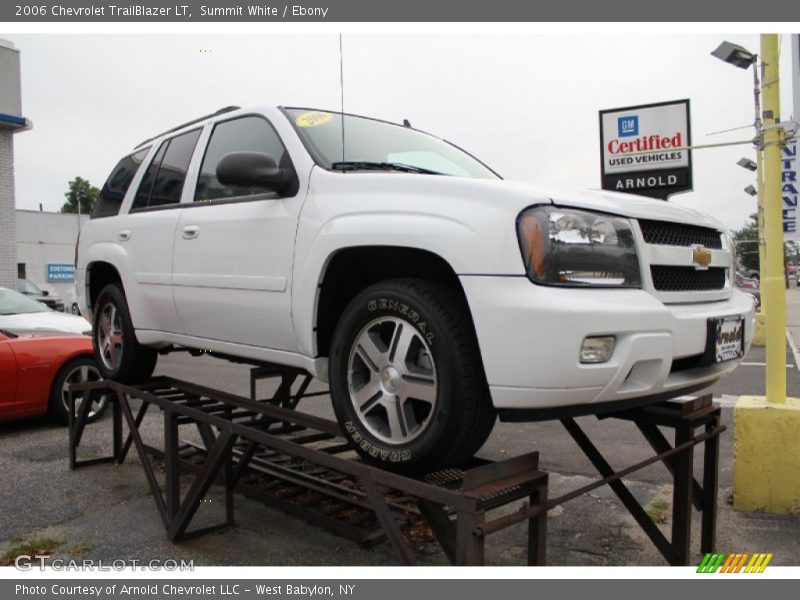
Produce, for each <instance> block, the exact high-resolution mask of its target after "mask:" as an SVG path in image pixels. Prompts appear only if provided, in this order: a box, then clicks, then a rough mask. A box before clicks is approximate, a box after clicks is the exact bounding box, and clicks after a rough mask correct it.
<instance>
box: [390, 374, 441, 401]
mask: <svg viewBox="0 0 800 600" xmlns="http://www.w3.org/2000/svg"><path fill="white" fill-rule="evenodd" d="M398 393H399V394H400V396H401V397H402V398H403V399H406V398H414V399H415V400H422V401H423V402H427V403H428V404H433V403H434V402H436V380H435V379H434V378H433V377H418V376H413V377H412V376H410V375H406V376H405V377H403V383H402V385H401V386H400V389H399V390H398Z"/></svg>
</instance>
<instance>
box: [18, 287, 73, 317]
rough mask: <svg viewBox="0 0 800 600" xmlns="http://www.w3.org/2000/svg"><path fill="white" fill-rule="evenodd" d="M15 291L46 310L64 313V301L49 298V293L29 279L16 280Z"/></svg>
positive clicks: (55, 297) (53, 297)
mask: <svg viewBox="0 0 800 600" xmlns="http://www.w3.org/2000/svg"><path fill="white" fill-rule="evenodd" d="M17 291H18V292H19V293H20V294H25V295H26V296H28V298H31V299H33V300H36V301H37V302H41V303H42V304H44V305H45V306H47V307H48V308H52V309H53V310H57V311H59V312H63V311H64V301H63V300H61V298H59V297H57V296H51V295H50V292H48V291H46V290H43V289H42V288H40V287H39V286H38V285H36V284H35V283H34V282H32V281H31V280H30V279H17Z"/></svg>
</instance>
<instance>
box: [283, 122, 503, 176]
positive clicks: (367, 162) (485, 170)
mask: <svg viewBox="0 0 800 600" xmlns="http://www.w3.org/2000/svg"><path fill="white" fill-rule="evenodd" d="M286 112H287V113H288V115H289V118H290V119H291V121H292V123H293V125H294V126H295V129H296V130H297V132H298V133H299V134H300V137H301V138H302V139H303V142H304V143H305V144H306V147H307V148H308V149H309V152H311V154H312V155H314V158H315V159H316V160H317V162H319V163H321V164H322V166H323V167H325V168H326V169H334V170H348V171H352V170H368V169H369V170H374V169H381V170H401V171H404V172H408V173H417V174H428V175H429V174H438V175H452V176H455V177H473V178H479V179H498V175H497V174H496V173H494V172H493V171H492V170H491V169H489V167H487V166H486V165H484V164H483V163H482V162H480V161H479V160H478V159H476V158H474V157H472V156H470V155H469V154H467V153H466V152H464V151H463V150H459V149H458V148H457V147H455V146H453V145H452V144H450V143H448V142H445V141H444V140H440V139H439V138H436V137H434V136H432V135H429V134H427V133H423V132H421V131H416V130H414V129H411V128H410V127H403V126H401V125H394V124H392V123H386V122H385V121H377V120H375V119H368V118H366V117H357V116H354V115H344V152H342V115H341V114H340V113H331V112H323V111H318V110H309V109H305V108H289V109H286ZM398 167H399V168H398ZM408 167H411V168H408Z"/></svg>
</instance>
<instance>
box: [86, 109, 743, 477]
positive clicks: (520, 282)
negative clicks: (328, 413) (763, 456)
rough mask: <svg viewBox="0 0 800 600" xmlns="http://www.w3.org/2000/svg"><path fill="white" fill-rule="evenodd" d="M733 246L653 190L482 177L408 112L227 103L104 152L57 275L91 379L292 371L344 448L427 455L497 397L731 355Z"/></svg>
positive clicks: (646, 388) (512, 414)
mask: <svg viewBox="0 0 800 600" xmlns="http://www.w3.org/2000/svg"><path fill="white" fill-rule="evenodd" d="M342 130H344V132H343V131H342ZM343 140H344V141H343ZM732 243H733V242H732V239H731V238H730V237H729V235H727V234H726V233H725V232H724V228H723V226H722V225H721V224H720V223H719V222H718V221H716V220H714V219H712V218H711V217H708V216H706V215H703V214H701V213H698V212H696V211H693V210H690V209H687V208H683V207H680V206H676V205H673V204H669V203H666V202H658V201H654V200H652V199H646V198H639V197H635V196H632V195H628V194H620V193H611V192H588V191H565V190H558V189H549V188H544V187H540V186H535V185H529V184H522V183H512V182H508V181H504V180H502V178H501V177H500V176H499V175H497V173H495V172H494V171H493V170H492V169H491V168H489V167H488V166H486V165H485V164H484V163H482V162H481V161H479V160H478V159H476V158H475V157H473V156H472V155H470V154H468V153H466V152H465V151H463V150H461V149H459V148H458V147H456V146H454V145H452V144H450V143H448V142H446V141H444V140H441V139H439V138H437V137H434V136H432V135H430V134H427V133H424V132H422V131H418V130H415V129H413V128H411V127H409V126H401V125H395V124H392V123H388V122H385V121H380V120H376V119H371V118H366V117H360V116H355V115H344V116H343V115H342V114H339V113H333V112H325V111H319V110H311V109H305V108H282V107H278V108H275V107H263V108H254V109H248V110H242V109H238V108H235V107H234V108H229V109H223V110H221V111H219V112H217V113H215V114H213V115H211V116H208V117H204V118H201V119H198V120H194V121H191V122H189V123H186V124H184V125H181V126H178V127H175V128H174V129H171V130H170V131H168V132H166V133H163V134H160V135H158V136H156V137H154V138H150V139H148V140H146V141H144V142H142V143H141V144H139V145H138V146H136V147H135V148H134V150H133V151H132V152H131V153H130V154H129V155H128V156H126V157H124V158H123V159H122V160H121V161H120V162H119V164H117V166H116V167H114V169H113V170H112V172H111V175H110V177H109V178H108V180H107V181H106V183H105V185H104V186H103V189H102V192H101V195H100V198H99V200H98V202H97V204H96V207H95V210H94V213H93V214H92V218H91V219H90V220H89V221H88V222H87V224H86V225H85V226H84V228H83V230H82V232H81V236H80V242H79V244H78V256H77V273H76V288H77V290H78V294H79V296H80V303H81V308H82V310H83V311H84V314H86V315H93V319H94V321H93V324H94V337H95V351H96V357H97V361H98V366H99V367H100V371H101V372H102V373H103V375H104V376H105V377H108V378H111V379H115V380H118V381H122V382H127V383H138V382H142V381H145V380H147V378H148V377H149V376H150V375H151V373H152V372H153V369H154V367H155V364H156V359H157V356H158V354H157V352H158V350H159V349H160V350H162V351H165V352H166V351H169V350H170V349H171V348H177V347H185V348H189V349H195V350H199V349H202V350H204V351H206V352H209V353H211V354H213V355H216V356H222V357H228V358H233V359H235V360H238V361H245V362H252V363H257V364H258V363H273V364H275V363H277V364H281V365H289V366H291V367H300V368H302V369H305V370H307V371H308V372H309V373H311V374H312V375H314V376H316V377H317V378H319V379H321V380H323V381H329V382H330V388H331V398H332V402H333V407H334V409H335V412H336V416H337V418H338V420H339V422H340V424H341V426H342V429H343V431H344V432H345V434H346V435H347V436H348V437H349V439H350V440H351V441H352V443H353V444H354V445H355V447H356V448H357V449H358V451H359V452H360V453H361V454H362V456H363V457H364V458H365V460H367V461H370V462H373V463H378V464H381V465H386V466H390V467H394V468H398V469H406V470H408V469H415V470H426V469H435V468H438V467H443V466H446V465H454V464H458V463H460V462H462V461H464V460H466V459H467V458H468V457H470V456H471V455H472V454H473V453H474V452H476V451H477V450H478V449H479V448H480V446H481V445H482V444H483V443H484V441H485V440H486V438H487V437H488V435H489V433H490V432H491V430H492V427H493V425H494V422H495V419H496V415H497V414H498V413H499V416H500V418H501V419H504V420H509V421H520V420H536V419H545V418H553V417H563V416H566V415H576V414H592V413H600V412H603V411H610V410H620V409H623V408H628V407H632V406H640V405H645V404H649V403H654V402H659V401H661V400H663V399H665V398H667V397H672V396H676V395H680V394H685V393H689V392H692V391H694V390H697V389H700V388H703V387H705V386H708V385H711V384H712V383H714V382H715V381H717V380H718V379H720V378H721V377H723V376H725V375H727V374H728V373H730V372H731V371H733V370H734V368H735V367H736V366H737V364H738V363H739V362H740V360H741V357H742V355H743V353H744V352H746V350H747V348H748V346H749V344H750V341H751V338H752V333H753V324H754V312H753V303H752V301H751V299H750V298H748V297H747V296H746V295H745V294H743V293H742V292H740V291H738V290H736V289H734V288H733V286H732V284H731V281H732V277H731V273H732V271H733V270H734V264H733V252H732V247H733V246H732Z"/></svg>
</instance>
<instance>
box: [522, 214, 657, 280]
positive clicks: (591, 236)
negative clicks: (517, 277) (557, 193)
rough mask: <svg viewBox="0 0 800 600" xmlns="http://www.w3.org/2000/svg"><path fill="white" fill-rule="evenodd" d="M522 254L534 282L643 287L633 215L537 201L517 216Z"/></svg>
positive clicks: (529, 275)
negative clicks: (547, 204)
mask: <svg viewBox="0 0 800 600" xmlns="http://www.w3.org/2000/svg"><path fill="white" fill-rule="evenodd" d="M517 230H518V231H517V233H518V235H519V242H520V247H521V248H522V258H523V261H524V262H525V268H526V270H527V272H528V277H530V278H531V279H532V280H533V281H534V282H537V283H544V284H549V285H565V286H602V287H636V288H638V287H641V284H642V280H641V274H640V269H639V257H638V256H637V255H636V244H635V242H634V239H633V231H632V230H631V224H630V221H629V220H628V219H623V218H621V217H615V216H612V215H605V214H602V213H593V212H587V211H583V210H573V209H566V208H558V207H555V206H536V207H534V208H529V209H527V210H525V211H524V212H523V213H522V214H521V215H520V217H519V219H518V225H517Z"/></svg>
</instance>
